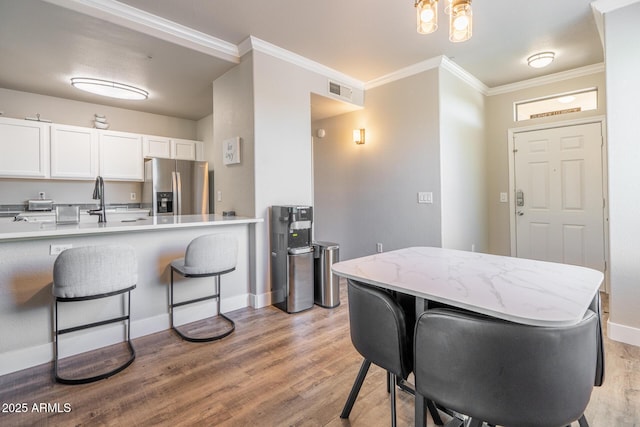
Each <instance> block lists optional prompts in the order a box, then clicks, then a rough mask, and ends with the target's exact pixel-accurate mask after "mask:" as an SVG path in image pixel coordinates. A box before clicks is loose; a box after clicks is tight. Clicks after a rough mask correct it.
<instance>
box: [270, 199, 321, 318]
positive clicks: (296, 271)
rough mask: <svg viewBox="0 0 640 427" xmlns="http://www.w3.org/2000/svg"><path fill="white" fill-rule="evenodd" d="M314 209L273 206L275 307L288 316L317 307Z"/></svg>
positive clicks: (272, 237)
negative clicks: (314, 269)
mask: <svg viewBox="0 0 640 427" xmlns="http://www.w3.org/2000/svg"><path fill="white" fill-rule="evenodd" d="M312 222H313V208H312V207H311V206H272V207H271V291H272V294H271V295H272V298H273V305H275V306H276V307H278V308H279V309H281V310H283V311H286V312H287V313H297V312H299V311H302V310H306V309H309V308H311V307H313V291H314V287H313V245H312V243H311V224H312Z"/></svg>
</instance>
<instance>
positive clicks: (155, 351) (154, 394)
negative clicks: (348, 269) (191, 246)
mask: <svg viewBox="0 0 640 427" xmlns="http://www.w3.org/2000/svg"><path fill="white" fill-rule="evenodd" d="M134 297H135V295H134ZM605 303H606V302H605ZM605 307H606V305H605ZM605 315H606V313H605ZM229 316H230V317H231V318H233V319H234V320H235V321H236V325H237V327H236V331H235V332H234V333H233V334H232V335H231V336H229V337H227V338H225V339H223V340H222V341H219V342H215V343H208V344H196V343H188V342H185V341H182V340H180V339H179V338H178V337H177V336H176V335H175V334H174V333H171V332H169V331H165V332H160V333H157V334H154V335H150V336H146V337H142V338H138V339H136V340H135V342H134V344H135V347H136V350H137V354H138V357H137V359H136V361H135V362H134V363H133V365H131V366H130V367H129V368H127V369H126V370H125V371H123V372H121V373H120V374H117V375H116V376H114V377H112V378H109V379H107V380H103V381H100V382H97V383H93V384H88V385H80V386H68V385H61V384H56V383H54V382H53V380H52V375H51V370H52V369H51V364H45V365H41V366H37V367H34V368H31V369H27V370H25V371H21V372H17V373H13V374H9V375H5V376H3V377H0V403H1V404H2V405H3V408H2V409H4V410H7V409H10V408H8V406H7V405H10V404H19V403H26V404H27V406H28V412H27V413H21V414H16V413H6V412H5V413H1V412H0V425H1V426H27V425H39V426H47V425H52V426H60V425H62V426H72V425H76V426H94V425H114V426H116V425H117V426H123V425H126V426H152V425H154V426H155V425H160V426H164V425H167V426H179V425H207V426H267V427H268V426H366V427H370V426H388V425H389V417H390V415H389V404H388V394H387V393H386V386H385V375H384V372H383V371H382V370H381V369H379V368H377V367H375V366H372V367H371V370H370V371H369V376H368V377H367V378H366V380H365V383H364V386H363V388H362V390H361V393H360V396H359V398H358V400H357V401H356V404H355V407H354V409H353V412H352V413H351V418H350V420H341V419H340V418H339V414H340V411H341V409H342V405H343V404H344V401H345V400H346V397H347V394H348V393H349V390H350V388H351V385H352V383H353V380H354V378H355V375H356V373H357V371H358V368H359V366H360V363H361V358H360V356H359V355H358V354H357V352H356V351H355V350H354V348H353V346H352V345H351V341H350V338H349V326H348V310H347V302H346V289H345V288H344V285H343V287H342V304H341V305H340V306H339V307H338V308H336V309H330V310H327V309H323V308H320V307H314V308H313V309H312V310H309V311H306V312H303V313H299V314H295V315H288V314H285V313H284V312H282V311H280V310H278V309H276V308H274V307H267V308H263V309H259V310H254V309H251V308H246V309H242V310H237V311H235V312H231V313H229ZM606 353H607V354H606V356H607V360H606V363H607V364H606V379H605V385H604V386H603V387H601V388H595V389H594V391H593V395H592V398H591V402H590V404H589V407H588V408H587V417H588V419H589V422H590V424H591V426H592V427H605V426H606V427H627V426H629V427H631V426H638V427H640V348H638V347H633V346H629V345H624V344H620V343H616V342H612V341H609V340H607V342H606ZM40 403H45V404H50V405H49V408H48V410H49V411H51V410H54V412H37V411H34V410H33V405H34V404H36V407H38V408H39V404H40ZM56 404H58V405H59V411H60V412H57V411H55V409H56V408H55V405H56ZM65 404H67V407H66V409H70V411H69V412H64V411H65ZM45 406H46V405H45ZM413 420H414V415H413V399H412V396H410V395H408V394H406V393H403V392H399V393H398V425H399V426H412V425H413ZM432 425H433V423H432V422H431V420H429V426H432ZM574 425H575V426H577V423H574Z"/></svg>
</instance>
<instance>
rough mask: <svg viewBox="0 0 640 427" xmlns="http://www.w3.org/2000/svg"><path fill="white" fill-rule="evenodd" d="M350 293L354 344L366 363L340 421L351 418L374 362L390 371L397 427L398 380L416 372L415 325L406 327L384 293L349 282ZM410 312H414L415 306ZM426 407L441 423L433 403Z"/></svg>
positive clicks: (396, 306)
mask: <svg viewBox="0 0 640 427" xmlns="http://www.w3.org/2000/svg"><path fill="white" fill-rule="evenodd" d="M348 293H349V325H350V333H351V341H352V343H353V346H354V347H355V348H356V350H358V352H359V353H360V354H361V355H362V357H364V360H363V362H362V365H361V367H360V371H359V372H358V376H357V377H356V380H355V382H354V384H353V387H352V388H351V392H350V393H349V397H348V398H347V402H346V403H345V405H344V408H343V409H342V413H341V414H340V418H349V414H350V413H351V409H352V408H353V405H354V403H355V401H356V398H357V397H358V393H359V392H360V388H361V387H362V383H363V382H364V379H365V377H366V375H367V372H368V371H369V367H370V366H371V364H372V363H373V364H375V365H377V366H379V367H381V368H382V369H384V370H386V371H387V380H388V384H387V386H388V390H389V392H390V393H391V425H392V426H395V425H396V395H395V392H396V383H397V379H398V378H401V379H407V377H408V375H409V374H410V373H411V371H412V370H413V358H412V339H411V334H410V333H408V332H412V331H413V325H412V324H407V317H408V316H407V315H406V313H405V312H404V310H403V309H402V307H401V306H400V304H399V303H398V302H397V301H396V300H395V299H394V298H393V297H392V295H391V294H390V293H388V292H387V291H385V290H382V289H379V288H376V287H373V286H369V285H365V284H363V283H360V282H356V281H353V280H349V281H348ZM411 310H415V306H414V307H411ZM427 404H428V405H429V410H430V411H431V414H432V416H433V418H434V421H435V422H436V423H438V424H442V421H441V420H440V418H439V415H438V413H437V410H436V409H435V406H431V403H430V402H427Z"/></svg>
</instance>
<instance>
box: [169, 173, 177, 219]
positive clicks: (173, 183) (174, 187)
mask: <svg viewBox="0 0 640 427" xmlns="http://www.w3.org/2000/svg"><path fill="white" fill-rule="evenodd" d="M171 193H172V194H173V203H174V205H173V214H174V215H176V212H177V210H178V177H177V176H176V173H175V172H171Z"/></svg>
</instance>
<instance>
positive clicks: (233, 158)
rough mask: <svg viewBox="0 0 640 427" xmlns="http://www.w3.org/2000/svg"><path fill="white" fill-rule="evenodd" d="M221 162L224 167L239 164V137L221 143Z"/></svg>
mask: <svg viewBox="0 0 640 427" xmlns="http://www.w3.org/2000/svg"><path fill="white" fill-rule="evenodd" d="M222 162H223V163H224V164H225V165H233V164H237V163H240V137H239V136H236V137H233V138H229V139H226V140H224V141H223V142H222Z"/></svg>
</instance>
